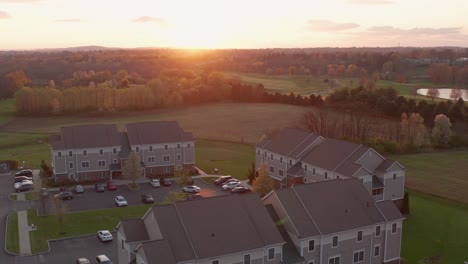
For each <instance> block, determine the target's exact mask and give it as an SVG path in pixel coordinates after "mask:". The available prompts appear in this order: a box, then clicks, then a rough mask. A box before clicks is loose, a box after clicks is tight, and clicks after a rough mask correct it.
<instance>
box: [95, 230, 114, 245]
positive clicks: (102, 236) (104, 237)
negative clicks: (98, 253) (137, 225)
mask: <svg viewBox="0 0 468 264" xmlns="http://www.w3.org/2000/svg"><path fill="white" fill-rule="evenodd" d="M97 236H98V238H99V240H101V241H102V242H105V241H112V239H114V237H113V236H112V234H111V232H109V230H100V231H98V232H97Z"/></svg>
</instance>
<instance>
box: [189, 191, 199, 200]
mask: <svg viewBox="0 0 468 264" xmlns="http://www.w3.org/2000/svg"><path fill="white" fill-rule="evenodd" d="M200 198H203V196H202V195H201V194H199V193H192V194H189V195H187V200H196V199H200Z"/></svg>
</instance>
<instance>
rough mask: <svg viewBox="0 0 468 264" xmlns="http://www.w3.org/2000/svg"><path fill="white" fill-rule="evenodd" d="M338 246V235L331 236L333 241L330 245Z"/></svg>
mask: <svg viewBox="0 0 468 264" xmlns="http://www.w3.org/2000/svg"><path fill="white" fill-rule="evenodd" d="M337 246H338V236H334V237H333V242H332V247H334V248H335V247H337Z"/></svg>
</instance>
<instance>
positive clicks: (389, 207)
mask: <svg viewBox="0 0 468 264" xmlns="http://www.w3.org/2000/svg"><path fill="white" fill-rule="evenodd" d="M377 207H378V208H379V210H380V212H382V214H383V215H384V217H385V219H387V221H395V220H401V219H404V218H405V217H404V216H403V215H402V214H401V212H400V210H398V208H397V207H396V206H395V204H394V203H393V201H382V202H378V203H377Z"/></svg>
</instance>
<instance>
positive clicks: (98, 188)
mask: <svg viewBox="0 0 468 264" xmlns="http://www.w3.org/2000/svg"><path fill="white" fill-rule="evenodd" d="M94 190H96V192H103V191H104V190H105V188H104V185H103V184H99V183H98V184H95V185H94Z"/></svg>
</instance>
